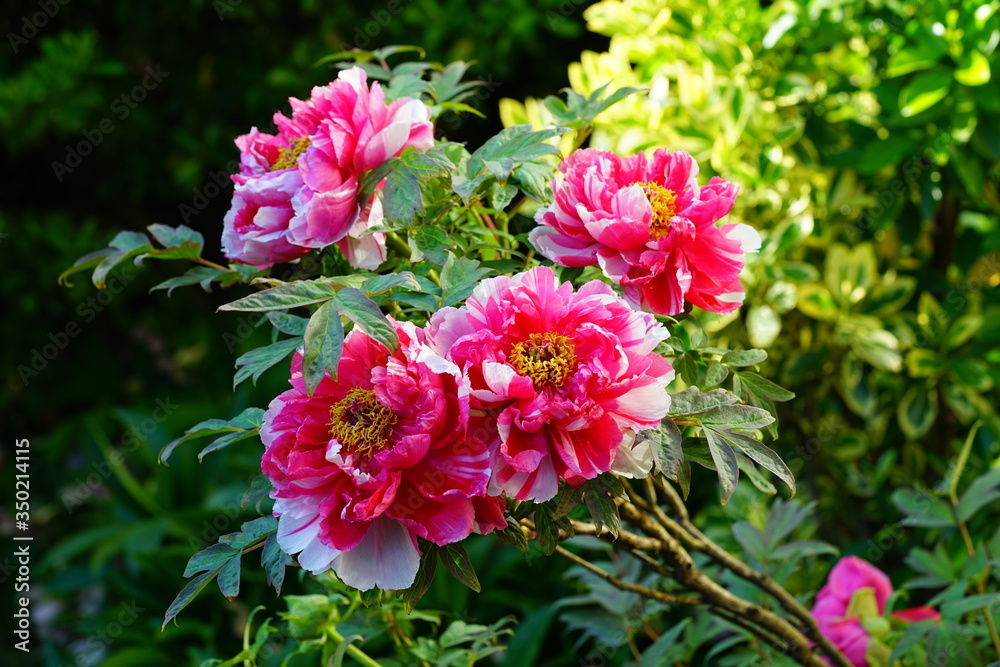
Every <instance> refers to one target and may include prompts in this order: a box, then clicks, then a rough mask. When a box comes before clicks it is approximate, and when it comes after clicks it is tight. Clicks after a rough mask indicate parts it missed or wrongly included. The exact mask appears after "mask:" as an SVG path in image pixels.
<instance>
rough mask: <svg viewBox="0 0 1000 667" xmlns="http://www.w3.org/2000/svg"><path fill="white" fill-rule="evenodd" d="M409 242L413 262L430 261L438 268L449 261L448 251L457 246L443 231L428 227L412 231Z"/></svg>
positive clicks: (420, 227) (424, 226)
mask: <svg viewBox="0 0 1000 667" xmlns="http://www.w3.org/2000/svg"><path fill="white" fill-rule="evenodd" d="M407 241H408V244H409V246H410V251H411V254H410V261H411V262H419V261H421V260H423V259H428V260H430V261H431V262H432V263H433V264H437V265H438V266H441V265H443V264H444V263H445V262H446V261H448V255H447V251H448V249H449V248H452V247H454V245H455V244H454V243H453V242H452V240H451V239H450V238H449V237H448V234H447V232H445V231H444V230H443V229H441V228H440V227H431V226H428V225H421V226H419V227H415V228H413V229H412V230H410V233H409V237H408V239H407Z"/></svg>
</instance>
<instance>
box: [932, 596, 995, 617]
mask: <svg viewBox="0 0 1000 667" xmlns="http://www.w3.org/2000/svg"><path fill="white" fill-rule="evenodd" d="M996 601H997V594H996V593H983V594H981V595H971V596H969V597H967V598H962V599H961V600H952V601H951V602H945V603H944V604H943V605H942V606H941V616H942V617H943V618H945V619H952V618H954V619H958V618H960V617H962V616H964V615H965V614H968V613H969V612H970V611H978V610H979V609H983V608H989V607H991V606H992V605H994V604H995V603H996Z"/></svg>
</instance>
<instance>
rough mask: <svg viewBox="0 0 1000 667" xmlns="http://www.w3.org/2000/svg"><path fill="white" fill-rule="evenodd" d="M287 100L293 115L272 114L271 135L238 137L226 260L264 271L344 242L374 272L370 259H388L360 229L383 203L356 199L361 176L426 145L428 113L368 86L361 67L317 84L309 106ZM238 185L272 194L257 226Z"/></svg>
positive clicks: (375, 238)
mask: <svg viewBox="0 0 1000 667" xmlns="http://www.w3.org/2000/svg"><path fill="white" fill-rule="evenodd" d="M289 103H290V104H291V107H292V117H291V118H288V117H287V116H285V115H284V114H281V113H276V114H275V115H274V122H275V125H276V126H277V128H278V134H277V135H270V134H264V133H262V132H259V131H258V130H257V128H253V129H251V130H250V132H249V133H248V134H245V135H243V136H241V137H239V138H238V139H237V140H236V145H237V147H238V148H239V149H240V173H239V174H236V175H234V176H233V180H234V181H235V182H236V184H237V191H236V193H235V195H234V198H233V206H232V209H231V210H230V212H229V214H228V215H227V216H226V222H225V228H224V231H223V250H224V252H225V254H226V257H228V258H230V259H234V260H237V261H240V262H245V263H248V264H253V265H256V266H261V267H265V266H270V265H271V264H274V263H275V262H281V261H289V260H291V259H295V258H296V257H301V256H302V255H304V254H305V253H307V252H308V251H309V249H311V248H322V247H325V246H328V245H330V244H332V243H337V242H339V241H341V240H343V239H344V238H345V237H350V239H351V240H349V241H347V242H346V244H345V245H346V249H345V247H344V246H342V249H345V251H346V254H347V256H348V261H349V262H351V264H352V265H353V266H355V267H358V268H375V267H377V265H378V264H373V263H374V262H375V261H376V260H377V259H378V258H379V257H381V258H382V259H384V258H385V240H384V236H382V235H377V234H376V235H370V236H362V235H361V232H363V231H364V230H365V229H367V228H368V227H369V226H371V225H373V224H376V223H375V222H371V221H369V216H370V215H374V213H375V207H376V204H378V212H379V213H381V205H380V203H379V202H378V199H377V193H375V194H373V195H372V196H371V197H370V198H369V199H368V200H367V201H366V202H360V201H359V200H358V178H359V177H360V176H361V174H362V173H364V172H366V171H368V170H370V169H373V168H375V167H377V166H378V165H380V164H381V163H383V162H385V161H386V160H388V159H389V158H391V157H395V156H397V155H399V154H400V153H401V152H402V151H403V149H405V148H406V147H407V146H414V147H415V148H418V149H421V150H424V149H427V148H430V147H431V146H432V145H433V144H434V128H433V125H431V123H430V110H429V109H428V108H427V106H426V105H424V104H423V103H422V102H420V101H419V100H415V99H412V98H409V97H401V98H399V99H397V100H395V101H393V102H392V103H390V104H386V103H385V96H384V94H383V92H382V88H381V86H380V85H379V83H378V82H374V83H373V84H372V86H371V88H370V89H369V87H368V84H367V77H366V75H365V72H364V70H362V69H360V68H358V67H354V68H351V69H349V70H344V71H342V72H341V73H340V74H339V76H338V78H337V80H336V81H334V82H332V83H330V84H329V85H327V86H323V87H316V88H313V91H312V96H311V97H310V99H309V100H308V101H302V100H297V99H294V98H291V99H290V100H289ZM272 180H280V181H281V184H282V187H281V188H280V189H279V188H276V187H274V186H273V185H272V184H271V183H270V181H272ZM257 181H264V182H263V183H257ZM241 186H245V187H246V188H250V189H252V190H254V191H258V190H268V191H269V192H272V193H273V195H274V196H272V197H271V201H269V207H270V209H273V210H269V213H268V215H267V216H266V217H264V218H263V219H261V220H257V219H256V217H254V215H255V214H254V213H253V211H254V210H255V209H253V206H252V204H249V203H247V202H246V201H245V196H244V192H243V191H241V190H240V187H241ZM279 194H280V198H279V196H278V195H279ZM247 211H250V212H249V213H248V212H247ZM272 245H273V246H274V248H273V249H272V248H271V246H272ZM292 247H294V248H297V250H295V251H292V250H291V249H290V248H292ZM355 262H360V263H355ZM379 263H381V262H380V261H379Z"/></svg>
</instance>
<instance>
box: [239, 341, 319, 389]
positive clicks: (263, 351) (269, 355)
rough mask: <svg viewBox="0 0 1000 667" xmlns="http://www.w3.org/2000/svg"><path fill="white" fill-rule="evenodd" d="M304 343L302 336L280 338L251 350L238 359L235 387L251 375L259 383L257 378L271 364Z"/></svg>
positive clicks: (255, 382)
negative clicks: (275, 341)
mask: <svg viewBox="0 0 1000 667" xmlns="http://www.w3.org/2000/svg"><path fill="white" fill-rule="evenodd" d="M300 345H302V339H301V338H289V339H287V340H279V341H278V342H277V343H271V344H270V345H266V346H264V347H258V348H257V349H254V350H250V351H249V352H247V353H246V354H243V355H240V357H238V358H237V359H236V368H237V369H238V370H237V371H236V375H235V376H234V377H233V389H235V388H236V387H237V386H238V385H239V384H240V383H241V382H243V381H244V380H246V379H247V378H249V377H252V378H253V383H254V384H257V378H259V377H260V376H261V374H263V372H264V371H266V370H267V369H268V368H270V367H271V366H274V365H275V364H277V363H278V362H280V361H281V360H282V359H284V358H285V357H287V356H288V355H289V354H291V353H292V352H294V351H295V350H296V349H297V348H298V347H299V346H300Z"/></svg>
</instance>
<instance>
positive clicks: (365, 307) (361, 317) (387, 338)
mask: <svg viewBox="0 0 1000 667" xmlns="http://www.w3.org/2000/svg"><path fill="white" fill-rule="evenodd" d="M334 304H335V307H336V309H337V312H339V313H340V314H341V315H344V316H345V317H347V318H348V319H349V320H351V321H352V322H354V325H355V326H356V327H358V328H359V329H361V330H362V331H364V332H365V334H367V335H368V336H369V337H370V338H373V339H374V340H375V341H376V342H378V343H380V344H381V345H382V346H384V347H385V348H386V349H387V350H389V351H390V352H394V351H395V350H396V348H397V347H399V337H398V336H396V330H395V329H394V328H393V326H392V325H391V324H390V323H389V320H387V319H386V317H385V315H383V314H382V311H381V309H379V307H378V304H376V303H375V302H374V301H372V300H371V299H370V298H368V297H367V296H365V294H364V292H362V291H361V290H359V289H355V288H353V287H345V288H344V289H342V290H341V291H340V292H339V293H338V294H337V298H336V300H335V302H334Z"/></svg>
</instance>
